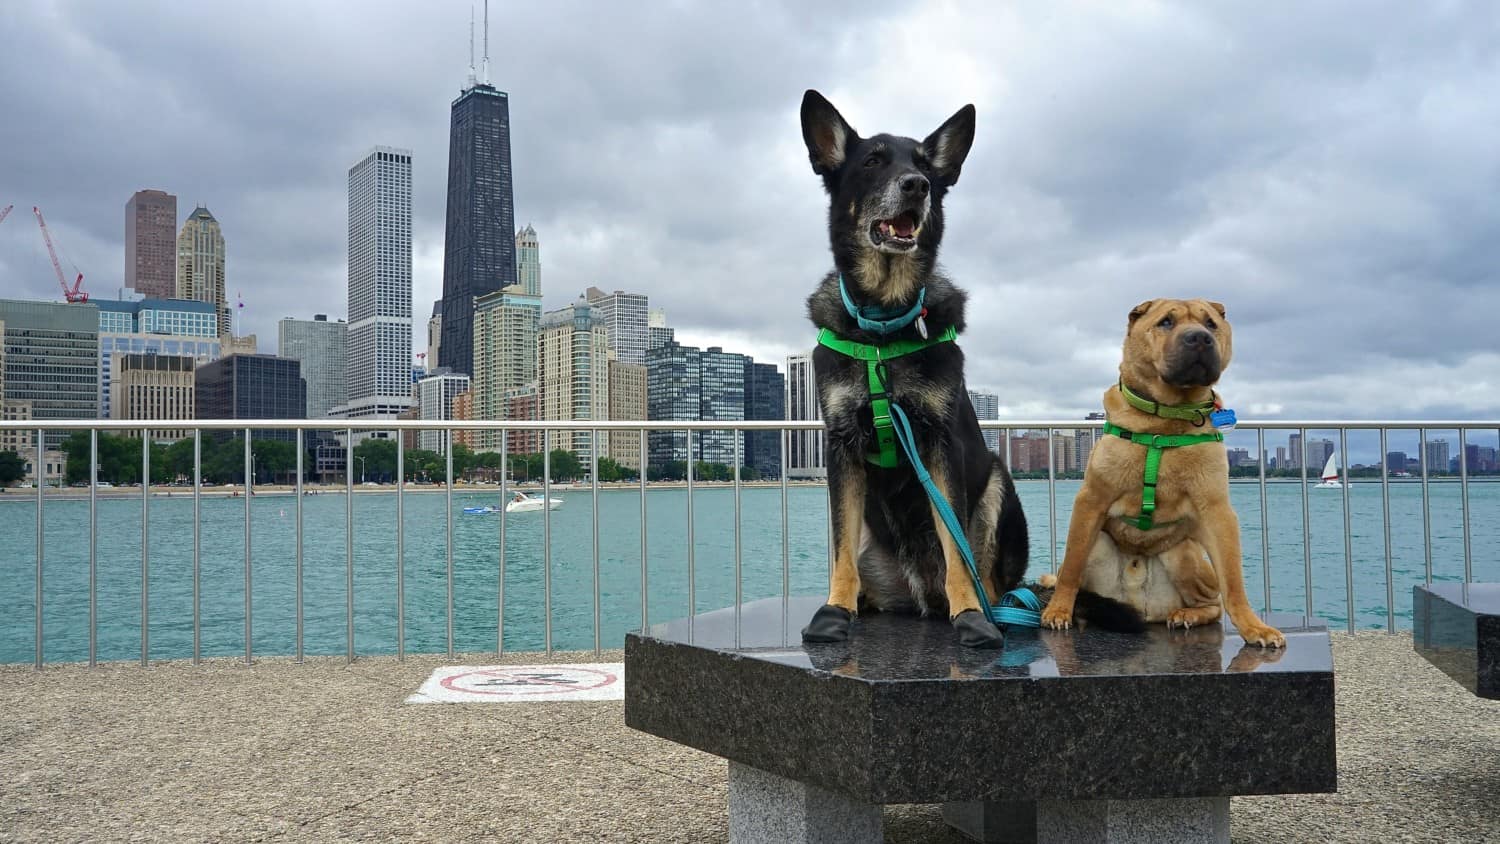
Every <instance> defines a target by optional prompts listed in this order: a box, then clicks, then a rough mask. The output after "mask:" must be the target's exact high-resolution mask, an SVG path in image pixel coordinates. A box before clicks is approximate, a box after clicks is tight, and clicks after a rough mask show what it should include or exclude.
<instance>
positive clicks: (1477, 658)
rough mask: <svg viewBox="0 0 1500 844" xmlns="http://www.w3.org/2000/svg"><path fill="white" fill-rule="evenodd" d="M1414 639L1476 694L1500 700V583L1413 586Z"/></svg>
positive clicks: (1427, 657)
mask: <svg viewBox="0 0 1500 844" xmlns="http://www.w3.org/2000/svg"><path fill="white" fill-rule="evenodd" d="M1411 638H1412V644H1413V645H1414V646H1415V647H1416V649H1417V653H1418V654H1420V655H1421V656H1422V658H1423V659H1425V660H1427V661H1428V662H1430V663H1432V664H1433V665H1435V666H1437V667H1438V668H1439V669H1441V670H1442V672H1443V673H1444V674H1447V675H1448V676H1449V677H1452V678H1453V679H1454V680H1457V681H1458V682H1459V684H1460V685H1462V686H1463V687H1464V688H1466V689H1468V690H1469V691H1471V692H1473V693H1474V694H1476V695H1478V696H1480V697H1482V698H1489V699H1490V700H1500V583H1433V584H1430V585H1426V586H1420V585H1419V586H1415V587H1413V588H1412V637H1411Z"/></svg>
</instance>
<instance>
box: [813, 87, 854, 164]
mask: <svg viewBox="0 0 1500 844" xmlns="http://www.w3.org/2000/svg"><path fill="white" fill-rule="evenodd" d="M802 140H803V141H805V142H806V143H807V157H808V160H810V161H811V162H812V168H813V172H814V173H817V174H818V175H819V176H826V175H828V174H829V173H832V172H833V171H835V170H837V169H839V168H840V167H842V166H843V164H844V159H845V158H846V157H847V155H848V150H849V147H851V146H853V145H854V143H855V142H856V141H858V140H859V133H857V132H855V131H854V127H853V126H850V125H849V123H848V121H846V120H844V116H843V115H841V114H839V110H838V109H836V108H834V107H833V103H830V102H829V101H828V100H826V99H824V98H823V95H822V94H819V93H818V92H817V91H814V90H811V89H809V90H808V92H807V93H806V94H803V95H802Z"/></svg>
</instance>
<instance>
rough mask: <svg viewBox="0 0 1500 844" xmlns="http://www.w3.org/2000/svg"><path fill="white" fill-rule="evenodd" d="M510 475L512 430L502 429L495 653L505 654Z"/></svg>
mask: <svg viewBox="0 0 1500 844" xmlns="http://www.w3.org/2000/svg"><path fill="white" fill-rule="evenodd" d="M509 475H510V432H509V431H508V430H507V429H505V428H501V429H500V576H499V582H498V583H497V584H496V587H495V589H496V594H495V655H496V656H503V655H504V654H505V515H506V514H505V506H506V504H507V503H508V502H507V501H506V489H507V488H508V483H507V482H508V480H509Z"/></svg>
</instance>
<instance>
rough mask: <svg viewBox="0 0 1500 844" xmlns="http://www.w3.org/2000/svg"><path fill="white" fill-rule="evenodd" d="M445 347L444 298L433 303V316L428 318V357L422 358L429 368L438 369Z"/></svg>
mask: <svg viewBox="0 0 1500 844" xmlns="http://www.w3.org/2000/svg"><path fill="white" fill-rule="evenodd" d="M442 348H443V300H442V299H439V300H437V301H436V302H433V303H432V316H430V317H428V318H427V357H425V358H422V361H423V363H425V364H427V367H428V368H429V369H437V368H438V367H439V366H441V364H439V363H438V358H439V357H440V355H441V354H442Z"/></svg>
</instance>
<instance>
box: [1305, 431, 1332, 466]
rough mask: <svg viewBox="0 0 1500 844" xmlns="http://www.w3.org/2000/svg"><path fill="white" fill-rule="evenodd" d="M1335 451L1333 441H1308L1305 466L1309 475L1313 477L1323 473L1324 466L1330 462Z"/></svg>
mask: <svg viewBox="0 0 1500 844" xmlns="http://www.w3.org/2000/svg"><path fill="white" fill-rule="evenodd" d="M1334 451H1335V448H1334V444H1333V440H1330V439H1308V440H1307V446H1306V458H1305V459H1306V461H1307V462H1306V463H1304V464H1303V465H1304V466H1306V467H1307V472H1308V474H1309V475H1312V474H1316V473H1318V472H1321V471H1323V465H1324V464H1325V463H1327V462H1328V458H1329V457H1330V456H1331V455H1332V454H1333V453H1334Z"/></svg>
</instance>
